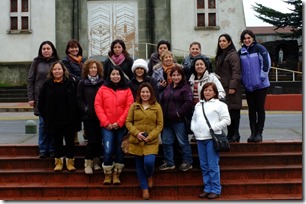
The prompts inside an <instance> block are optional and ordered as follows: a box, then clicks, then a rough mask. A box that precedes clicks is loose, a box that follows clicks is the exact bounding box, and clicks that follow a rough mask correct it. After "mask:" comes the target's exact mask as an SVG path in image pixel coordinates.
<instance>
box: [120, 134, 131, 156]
mask: <svg viewBox="0 0 306 204" xmlns="http://www.w3.org/2000/svg"><path fill="white" fill-rule="evenodd" d="M129 137H130V132H128V133H127V134H126V135H124V136H123V138H122V142H121V149H122V152H123V153H124V154H129V145H130V142H129Z"/></svg>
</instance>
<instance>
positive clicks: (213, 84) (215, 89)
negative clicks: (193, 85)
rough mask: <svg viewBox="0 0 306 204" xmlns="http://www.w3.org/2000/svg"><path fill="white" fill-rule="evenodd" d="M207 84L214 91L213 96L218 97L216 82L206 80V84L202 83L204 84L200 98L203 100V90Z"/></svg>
mask: <svg viewBox="0 0 306 204" xmlns="http://www.w3.org/2000/svg"><path fill="white" fill-rule="evenodd" d="M209 86H211V87H212V89H213V91H214V92H215V94H216V95H215V96H214V97H213V98H216V99H218V98H219V91H218V88H217V86H216V84H215V83H214V82H207V83H206V84H204V86H203V87H202V89H201V92H200V99H201V100H205V97H204V90H205V89H206V88H207V87H209Z"/></svg>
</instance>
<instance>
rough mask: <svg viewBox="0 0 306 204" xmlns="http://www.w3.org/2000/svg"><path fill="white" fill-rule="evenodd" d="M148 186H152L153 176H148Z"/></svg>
mask: <svg viewBox="0 0 306 204" xmlns="http://www.w3.org/2000/svg"><path fill="white" fill-rule="evenodd" d="M148 187H149V188H152V187H153V177H152V176H151V177H148Z"/></svg>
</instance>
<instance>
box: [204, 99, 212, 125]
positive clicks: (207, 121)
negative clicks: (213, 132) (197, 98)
mask: <svg viewBox="0 0 306 204" xmlns="http://www.w3.org/2000/svg"><path fill="white" fill-rule="evenodd" d="M202 110H203V114H204V117H205V120H206V123H207V125H208V127H209V129H211V126H210V123H209V120H208V119H207V117H206V114H205V111H204V102H203V103H202Z"/></svg>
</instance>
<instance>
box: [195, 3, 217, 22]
mask: <svg viewBox="0 0 306 204" xmlns="http://www.w3.org/2000/svg"><path fill="white" fill-rule="evenodd" d="M196 5H197V8H196V14H197V17H196V26H198V27H212V26H217V8H216V0H196Z"/></svg>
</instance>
